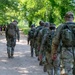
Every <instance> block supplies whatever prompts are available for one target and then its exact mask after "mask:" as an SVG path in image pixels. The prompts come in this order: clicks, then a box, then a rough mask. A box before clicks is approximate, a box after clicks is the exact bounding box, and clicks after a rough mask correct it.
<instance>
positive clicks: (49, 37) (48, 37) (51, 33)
mask: <svg viewBox="0 0 75 75" xmlns="http://www.w3.org/2000/svg"><path fill="white" fill-rule="evenodd" d="M54 35H55V31H50V32H49V33H47V39H46V40H47V42H46V44H47V47H48V48H49V49H46V51H48V52H51V46H52V40H53V38H54Z"/></svg>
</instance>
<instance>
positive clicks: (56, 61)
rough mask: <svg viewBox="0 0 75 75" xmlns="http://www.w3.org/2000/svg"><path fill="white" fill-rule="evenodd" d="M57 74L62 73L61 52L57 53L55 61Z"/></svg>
mask: <svg viewBox="0 0 75 75" xmlns="http://www.w3.org/2000/svg"><path fill="white" fill-rule="evenodd" d="M53 65H54V73H55V75H60V54H57V58H56V60H55V61H54V62H53Z"/></svg>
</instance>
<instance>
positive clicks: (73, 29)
mask: <svg viewBox="0 0 75 75" xmlns="http://www.w3.org/2000/svg"><path fill="white" fill-rule="evenodd" d="M61 39H62V44H63V45H64V46H72V45H73V46H75V23H65V24H64V26H63V28H62V31H61Z"/></svg>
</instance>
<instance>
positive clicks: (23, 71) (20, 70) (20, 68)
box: [18, 67, 29, 73]
mask: <svg viewBox="0 0 75 75" xmlns="http://www.w3.org/2000/svg"><path fill="white" fill-rule="evenodd" d="M18 72H19V73H29V72H28V70H27V69H26V68H22V67H19V68H18Z"/></svg>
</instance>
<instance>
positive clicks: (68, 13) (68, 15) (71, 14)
mask: <svg viewBox="0 0 75 75" xmlns="http://www.w3.org/2000/svg"><path fill="white" fill-rule="evenodd" d="M65 17H68V18H70V17H73V18H74V14H73V13H72V12H71V11H68V12H66V14H65Z"/></svg>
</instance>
